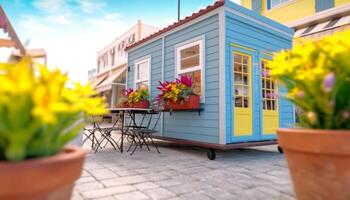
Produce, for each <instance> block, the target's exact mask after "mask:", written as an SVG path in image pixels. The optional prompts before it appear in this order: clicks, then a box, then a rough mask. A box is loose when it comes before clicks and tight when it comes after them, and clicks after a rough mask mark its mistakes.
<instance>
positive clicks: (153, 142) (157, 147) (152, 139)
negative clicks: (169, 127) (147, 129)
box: [149, 136, 160, 153]
mask: <svg viewBox="0 0 350 200" xmlns="http://www.w3.org/2000/svg"><path fill="white" fill-rule="evenodd" d="M149 138H150V139H151V142H152V144H153V146H154V147H155V148H156V149H157V152H158V153H160V151H159V149H158V147H157V145H156V144H155V143H154V141H153V138H152V137H151V136H149Z"/></svg>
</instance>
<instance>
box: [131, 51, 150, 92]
mask: <svg viewBox="0 0 350 200" xmlns="http://www.w3.org/2000/svg"><path fill="white" fill-rule="evenodd" d="M150 63H151V59H150V58H147V59H144V60H141V61H138V62H136V63H135V83H134V88H135V89H139V88H144V89H147V90H148V88H149V72H150Z"/></svg>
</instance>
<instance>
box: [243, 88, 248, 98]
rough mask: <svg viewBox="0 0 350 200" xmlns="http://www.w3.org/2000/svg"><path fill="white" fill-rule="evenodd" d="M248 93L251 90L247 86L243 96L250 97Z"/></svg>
mask: <svg viewBox="0 0 350 200" xmlns="http://www.w3.org/2000/svg"><path fill="white" fill-rule="evenodd" d="M248 91H249V88H248V87H247V86H245V87H244V92H243V94H244V95H245V96H248Z"/></svg>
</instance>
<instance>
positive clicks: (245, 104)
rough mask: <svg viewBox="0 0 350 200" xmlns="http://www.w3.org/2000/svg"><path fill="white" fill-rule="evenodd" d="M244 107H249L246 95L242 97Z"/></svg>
mask: <svg viewBox="0 0 350 200" xmlns="http://www.w3.org/2000/svg"><path fill="white" fill-rule="evenodd" d="M244 107H245V108H248V107H249V99H248V97H244Z"/></svg>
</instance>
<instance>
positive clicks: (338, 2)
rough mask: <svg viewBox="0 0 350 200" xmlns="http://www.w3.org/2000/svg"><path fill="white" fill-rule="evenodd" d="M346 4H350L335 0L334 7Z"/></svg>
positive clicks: (346, 1) (345, 0) (345, 1)
mask: <svg viewBox="0 0 350 200" xmlns="http://www.w3.org/2000/svg"><path fill="white" fill-rule="evenodd" d="M347 3H350V0H335V2H334V6H341V5H344V4H347Z"/></svg>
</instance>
